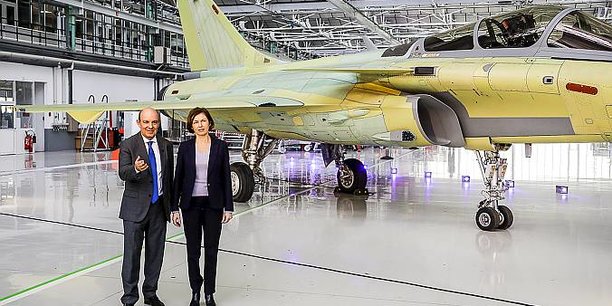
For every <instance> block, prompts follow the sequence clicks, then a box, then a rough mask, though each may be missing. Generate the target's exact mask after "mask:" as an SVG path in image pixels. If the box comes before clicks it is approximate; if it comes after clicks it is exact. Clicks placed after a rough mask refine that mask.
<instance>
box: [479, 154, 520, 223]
mask: <svg viewBox="0 0 612 306" xmlns="http://www.w3.org/2000/svg"><path fill="white" fill-rule="evenodd" d="M476 156H477V158H478V164H479V165H480V171H481V173H482V178H483V181H484V185H485V189H484V190H483V191H482V195H483V196H484V200H482V201H480V203H479V204H478V212H476V225H478V227H479V228H480V229H481V230H483V231H493V230H495V229H500V230H504V229H507V228H509V227H510V226H512V223H513V222H514V216H513V215H512V211H511V210H510V208H508V207H507V206H504V205H499V201H501V200H503V199H505V198H504V194H505V193H506V191H507V190H508V187H507V186H506V184H505V183H504V176H505V175H506V168H507V167H508V163H507V161H506V159H505V158H501V157H500V156H499V152H498V151H493V152H491V151H485V152H480V151H476Z"/></svg>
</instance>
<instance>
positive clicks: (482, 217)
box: [476, 207, 499, 231]
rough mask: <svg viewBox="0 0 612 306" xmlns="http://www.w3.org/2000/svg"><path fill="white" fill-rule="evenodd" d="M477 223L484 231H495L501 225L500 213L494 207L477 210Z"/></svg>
mask: <svg viewBox="0 0 612 306" xmlns="http://www.w3.org/2000/svg"><path fill="white" fill-rule="evenodd" d="M476 225H478V228H480V229H481V230H483V231H493V230H495V229H496V228H497V227H498V226H499V214H498V213H497V211H495V209H493V207H483V208H481V209H479V210H478V212H476Z"/></svg>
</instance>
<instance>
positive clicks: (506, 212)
mask: <svg viewBox="0 0 612 306" xmlns="http://www.w3.org/2000/svg"><path fill="white" fill-rule="evenodd" d="M497 209H499V212H500V213H501V215H502V220H501V222H500V223H499V226H497V228H498V229H500V230H505V229H508V228H509V227H510V226H512V223H513V222H514V216H513V215H512V210H510V208H508V206H503V205H499V206H497Z"/></svg>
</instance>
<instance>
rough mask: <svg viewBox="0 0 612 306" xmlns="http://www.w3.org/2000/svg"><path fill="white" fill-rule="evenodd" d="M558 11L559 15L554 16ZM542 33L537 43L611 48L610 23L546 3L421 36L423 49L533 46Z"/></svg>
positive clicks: (389, 53) (392, 51)
mask: <svg viewBox="0 0 612 306" xmlns="http://www.w3.org/2000/svg"><path fill="white" fill-rule="evenodd" d="M560 14H561V15H562V16H563V17H562V18H561V17H559V18H555V17H556V16H558V15H560ZM559 19H560V20H559ZM552 22H554V24H552ZM553 27H554V28H553ZM549 28H552V29H551V30H547V29H549ZM547 33H550V34H547ZM543 35H547V36H548V37H547V38H546V40H545V41H544V42H543V43H541V44H537V46H542V47H548V48H570V49H585V50H597V51H612V26H610V25H609V24H606V23H604V22H602V21H600V20H598V19H596V18H595V17H593V16H590V15H588V14H585V13H583V12H580V11H578V10H573V11H571V10H566V9H565V8H563V7H558V6H549V5H540V6H532V7H527V8H523V9H520V10H516V11H513V12H509V13H504V14H500V15H497V16H493V17H490V18H485V19H483V20H481V21H479V22H474V23H470V24H466V25H464V26H461V27H458V28H455V29H452V30H449V31H445V32H441V33H438V34H435V35H432V36H429V37H426V38H424V39H423V42H422V46H423V49H424V51H426V52H432V51H433V52H437V51H461V50H464V51H465V50H474V49H520V48H529V47H532V46H535V45H536V43H538V42H540V41H542V40H541V38H542V36H543ZM474 36H476V39H474ZM413 43H414V42H413ZM411 45H412V44H404V45H403V46H406V47H405V48H399V47H400V46H402V45H400V46H396V47H392V48H390V49H388V50H387V51H386V52H385V54H384V55H383V57H384V56H399V55H400V54H399V53H402V54H401V55H404V54H406V51H408V47H410V46H411ZM417 45H418V44H417ZM398 51H402V52H398Z"/></svg>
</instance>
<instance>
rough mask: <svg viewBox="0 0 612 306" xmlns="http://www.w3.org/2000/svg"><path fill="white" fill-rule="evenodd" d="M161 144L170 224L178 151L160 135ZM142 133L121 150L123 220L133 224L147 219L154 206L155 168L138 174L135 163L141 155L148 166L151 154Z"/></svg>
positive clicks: (120, 169)
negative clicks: (152, 192) (175, 156)
mask: <svg viewBox="0 0 612 306" xmlns="http://www.w3.org/2000/svg"><path fill="white" fill-rule="evenodd" d="M157 145H158V146H159V154H160V157H159V159H160V161H161V169H162V190H163V195H162V199H161V200H162V205H163V206H164V216H165V219H166V221H170V220H169V219H170V204H171V202H172V181H173V174H174V172H173V169H174V152H173V150H172V143H171V142H169V141H168V140H166V139H164V138H163V137H160V136H157ZM148 151H149V150H148V148H147V145H146V144H145V143H144V141H143V139H142V136H141V134H140V133H137V134H136V135H133V136H132V137H130V138H128V139H126V140H124V141H122V142H121V145H120V148H119V177H120V178H121V179H122V180H124V181H125V190H124V191H123V198H122V199H121V210H120V212H119V218H121V219H123V220H127V221H132V222H140V221H142V220H144V218H145V217H146V216H147V212H148V211H149V207H150V206H151V191H152V190H153V176H152V175H151V168H149V169H147V170H145V171H142V172H140V173H136V169H134V161H136V158H137V157H138V156H140V158H141V159H143V160H144V161H145V162H146V163H147V164H148V163H149V157H148V156H149V153H148Z"/></svg>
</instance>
